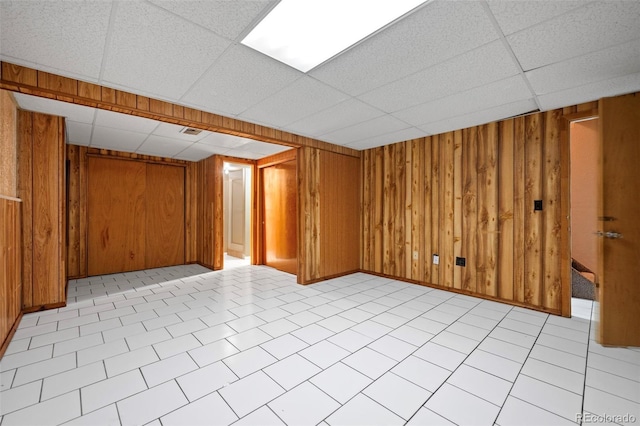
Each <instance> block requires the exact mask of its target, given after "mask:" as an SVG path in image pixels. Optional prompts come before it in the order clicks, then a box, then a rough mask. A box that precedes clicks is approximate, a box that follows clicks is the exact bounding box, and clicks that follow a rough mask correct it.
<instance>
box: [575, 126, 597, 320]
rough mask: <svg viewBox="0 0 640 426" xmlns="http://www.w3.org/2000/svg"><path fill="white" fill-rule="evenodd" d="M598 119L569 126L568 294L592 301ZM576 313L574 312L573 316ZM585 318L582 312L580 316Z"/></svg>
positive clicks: (595, 286) (595, 261)
mask: <svg viewBox="0 0 640 426" xmlns="http://www.w3.org/2000/svg"><path fill="white" fill-rule="evenodd" d="M599 137H600V136H599V119H598V118H597V117H588V118H585V119H580V120H576V121H571V122H570V123H569V145H570V148H569V149H570V162H571V167H570V170H571V176H570V181H571V216H570V217H571V293H572V297H573V298H575V299H583V300H587V301H591V300H595V299H596V296H597V287H598V283H599V277H600V276H601V271H600V270H599V262H598V250H599V244H600V241H599V239H598V237H597V235H596V231H597V230H598V227H599V224H598V188H599V179H600V177H599V173H600V172H599V167H600V166H599V164H600V145H599ZM577 314H578V312H574V315H577ZM582 314H583V315H587V313H586V312H584V313H582Z"/></svg>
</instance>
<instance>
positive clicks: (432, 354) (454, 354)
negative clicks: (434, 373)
mask: <svg viewBox="0 0 640 426" xmlns="http://www.w3.org/2000/svg"><path fill="white" fill-rule="evenodd" d="M413 355H415V356H417V357H418V358H422V359H423V360H425V361H429V362H430V363H432V364H435V365H438V366H440V367H443V368H446V369H447V370H449V371H453V370H455V369H456V368H458V366H459V365H460V364H462V361H464V359H465V358H466V356H465V354H463V353H461V352H458V351H455V350H453V349H450V348H447V347H445V346H441V345H438V344H436V343H433V342H431V341H430V342H428V343H426V344H425V345H423V346H422V347H421V348H419V349H418V350H417V351H415V352H414V353H413Z"/></svg>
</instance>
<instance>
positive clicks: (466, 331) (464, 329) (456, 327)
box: [447, 321, 490, 342]
mask: <svg viewBox="0 0 640 426" xmlns="http://www.w3.org/2000/svg"><path fill="white" fill-rule="evenodd" d="M447 332H450V333H453V334H457V335H459V336H464V337H467V338H469V339H472V340H476V341H478V342H480V341H482V340H483V339H484V338H485V337H487V335H488V334H489V332H490V330H487V329H484V328H480V327H476V326H474V325H469V324H465V323H463V322H460V321H456V322H455V323H453V324H451V325H450V326H449V327H447Z"/></svg>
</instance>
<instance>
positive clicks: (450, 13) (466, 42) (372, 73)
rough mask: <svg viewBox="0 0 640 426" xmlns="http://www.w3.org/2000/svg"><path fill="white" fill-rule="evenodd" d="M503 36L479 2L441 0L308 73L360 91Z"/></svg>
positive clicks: (334, 85) (353, 91)
mask: <svg viewBox="0 0 640 426" xmlns="http://www.w3.org/2000/svg"><path fill="white" fill-rule="evenodd" d="M498 37H499V34H498V33H497V31H496V29H495V27H494V25H493V22H492V21H491V20H490V19H489V17H488V16H487V14H486V12H485V10H484V8H483V7H482V5H481V3H480V2H468V1H436V2H432V3H429V4H427V5H426V6H424V7H422V8H419V9H418V10H416V11H415V12H414V13H412V14H411V15H409V16H407V17H405V18H404V19H402V20H400V21H398V22H397V23H395V24H393V25H391V26H390V27H388V28H387V29H386V30H385V31H382V32H379V33H378V34H376V35H374V36H372V37H370V38H368V39H367V40H365V41H363V42H362V43H360V44H358V45H356V46H355V47H353V48H351V49H349V50H347V51H346V52H344V53H342V54H341V55H339V56H338V57H336V58H335V59H333V60H331V61H329V62H327V63H325V64H324V65H321V66H319V67H318V68H317V69H315V70H312V71H311V72H310V73H309V74H310V75H312V76H313V77H315V78H317V79H319V80H321V81H324V82H325V83H327V84H329V85H331V86H333V87H336V88H338V89H340V90H342V91H344V92H346V93H349V94H351V95H354V96H356V95H360V94H362V93H364V92H368V91H369V90H373V89H375V88H377V87H379V86H382V85H384V84H387V83H390V82H392V81H395V80H398V79H400V78H402V77H405V76H407V75H410V74H413V73H415V72H417V71H419V70H421V69H424V68H427V67H429V66H432V65H434V64H437V63H439V62H443V61H445V60H447V59H449V58H452V57H454V56H456V55H459V54H461V53H463V52H466V51H469V50H472V49H475V48H476V47H479V46H482V45H483V44H486V43H488V42H490V41H492V40H496V39H497V38H498Z"/></svg>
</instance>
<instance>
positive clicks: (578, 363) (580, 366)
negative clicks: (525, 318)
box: [529, 345, 587, 373]
mask: <svg viewBox="0 0 640 426" xmlns="http://www.w3.org/2000/svg"><path fill="white" fill-rule="evenodd" d="M529 357H530V358H535V359H537V360H540V361H544V362H547V363H549V364H553V365H557V366H558V367H562V368H566V369H568V370H572V371H575V372H576V373H584V371H585V363H586V361H587V360H586V359H585V358H583V357H580V356H576V355H572V354H570V353H567V352H563V351H559V350H556V349H553V348H549V347H546V346H541V345H535V346H534V347H533V349H532V350H531V354H530V355H529Z"/></svg>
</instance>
